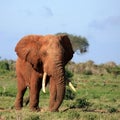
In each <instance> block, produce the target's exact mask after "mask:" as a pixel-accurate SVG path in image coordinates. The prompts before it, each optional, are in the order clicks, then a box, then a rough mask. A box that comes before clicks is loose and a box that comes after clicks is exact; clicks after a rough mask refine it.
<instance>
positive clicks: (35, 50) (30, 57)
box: [15, 35, 40, 69]
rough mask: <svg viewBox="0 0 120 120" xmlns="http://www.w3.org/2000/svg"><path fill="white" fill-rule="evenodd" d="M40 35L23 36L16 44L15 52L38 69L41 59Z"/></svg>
mask: <svg viewBox="0 0 120 120" xmlns="http://www.w3.org/2000/svg"><path fill="white" fill-rule="evenodd" d="M39 39H40V36H38V35H29V36H25V37H23V38H22V39H21V40H20V41H19V42H18V43H17V45H16V47H15V52H16V53H17V55H18V56H19V57H20V58H21V59H22V60H25V61H28V62H29V63H31V64H32V66H33V67H34V68H35V69H37V64H39V63H38V62H39V61H40V56H39V49H40V43H39V41H38V40H39Z"/></svg>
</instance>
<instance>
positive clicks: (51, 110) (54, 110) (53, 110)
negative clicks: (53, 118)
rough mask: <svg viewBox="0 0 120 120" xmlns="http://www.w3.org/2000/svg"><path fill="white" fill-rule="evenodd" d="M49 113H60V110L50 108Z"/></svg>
mask: <svg viewBox="0 0 120 120" xmlns="http://www.w3.org/2000/svg"><path fill="white" fill-rule="evenodd" d="M49 111H50V112H59V110H58V109H51V108H49Z"/></svg>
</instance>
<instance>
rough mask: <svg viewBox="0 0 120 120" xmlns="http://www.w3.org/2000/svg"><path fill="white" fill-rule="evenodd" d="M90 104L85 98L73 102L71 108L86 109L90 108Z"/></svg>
mask: <svg viewBox="0 0 120 120" xmlns="http://www.w3.org/2000/svg"><path fill="white" fill-rule="evenodd" d="M90 105H91V104H90V102H88V101H87V99H86V98H78V99H76V101H75V102H74V104H73V105H72V106H71V107H73V108H86V109H87V108H88V107H89V106H90Z"/></svg>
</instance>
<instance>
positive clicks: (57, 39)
mask: <svg viewBox="0 0 120 120" xmlns="http://www.w3.org/2000/svg"><path fill="white" fill-rule="evenodd" d="M15 51H16V53H17V55H18V59H17V61H16V74H17V89H18V90H17V96H16V100H15V108H16V109H17V110H19V109H21V108H22V107H23V96H24V93H25V91H26V89H27V87H29V90H30V109H31V110H33V111H38V110H40V109H39V93H40V90H41V89H43V91H44V92H45V85H46V84H47V83H48V81H49V83H50V103H49V110H50V111H58V109H59V107H60V105H61V103H62V101H63V98H64V95H65V84H66V81H65V80H66V79H65V65H66V64H67V63H68V61H69V60H70V59H71V58H72V57H73V53H74V52H73V49H72V45H71V43H70V40H69V38H68V36H67V35H46V36H42V35H28V36H25V37H23V38H22V39H21V40H20V41H19V42H18V43H17V45H16V48H15ZM42 79H43V81H42ZM70 84H71V83H70Z"/></svg>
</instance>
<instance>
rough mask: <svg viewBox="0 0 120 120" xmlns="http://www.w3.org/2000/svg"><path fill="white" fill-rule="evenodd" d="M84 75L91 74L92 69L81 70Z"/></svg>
mask: <svg viewBox="0 0 120 120" xmlns="http://www.w3.org/2000/svg"><path fill="white" fill-rule="evenodd" d="M83 74H84V75H92V71H91V70H85V71H84V72H83Z"/></svg>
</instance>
